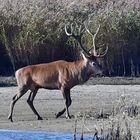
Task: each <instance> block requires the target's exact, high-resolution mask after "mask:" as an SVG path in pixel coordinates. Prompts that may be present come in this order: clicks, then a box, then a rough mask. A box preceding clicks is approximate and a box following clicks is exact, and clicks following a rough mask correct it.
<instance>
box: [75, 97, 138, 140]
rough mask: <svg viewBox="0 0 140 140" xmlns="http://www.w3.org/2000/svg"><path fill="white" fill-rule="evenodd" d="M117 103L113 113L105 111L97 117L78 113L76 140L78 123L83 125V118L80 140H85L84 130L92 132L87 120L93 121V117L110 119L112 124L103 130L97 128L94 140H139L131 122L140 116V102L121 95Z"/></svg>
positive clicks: (76, 118) (89, 113) (87, 113)
mask: <svg viewBox="0 0 140 140" xmlns="http://www.w3.org/2000/svg"><path fill="white" fill-rule="evenodd" d="M116 102H117V103H116V105H114V107H113V110H112V111H111V112H112V113H105V112H104V111H103V109H101V111H100V112H99V113H98V114H96V115H93V114H92V113H91V112H86V113H80V112H79V113H77V114H76V115H75V116H76V117H75V131H74V140H76V129H77V123H78V121H80V123H81V119H82V118H83V121H82V122H83V123H82V126H81V127H82V132H81V139H80V140H83V139H84V137H83V135H84V131H83V129H84V128H85V129H87V130H88V131H90V132H91V131H92V130H90V129H89V128H88V126H86V125H85V120H86V118H89V117H91V118H92V119H93V117H94V119H108V120H109V122H110V123H109V125H108V126H103V128H97V127H95V130H94V135H93V139H92V140H138V138H137V137H135V136H134V135H133V132H132V130H131V122H132V121H134V120H135V119H136V118H137V117H138V116H139V114H140V112H139V108H140V106H139V104H138V102H137V101H136V100H134V99H133V100H132V99H130V98H129V97H127V96H124V95H121V97H120V99H119V100H118V101H116Z"/></svg>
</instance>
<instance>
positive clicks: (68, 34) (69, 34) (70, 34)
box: [65, 24, 73, 36]
mask: <svg viewBox="0 0 140 140" xmlns="http://www.w3.org/2000/svg"><path fill="white" fill-rule="evenodd" d="M72 26H73V25H72V24H71V33H68V31H67V25H66V24H65V33H66V35H67V36H72V32H73V27H72Z"/></svg>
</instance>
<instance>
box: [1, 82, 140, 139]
mask: <svg viewBox="0 0 140 140" xmlns="http://www.w3.org/2000/svg"><path fill="white" fill-rule="evenodd" d="M16 90H17V87H0V129H16V130H45V131H59V132H72V133H73V132H74V122H75V117H74V116H77V118H78V124H77V131H78V132H79V133H81V131H82V124H83V117H82V116H83V114H85V116H86V117H85V125H84V132H85V133H86V134H93V133H94V132H95V127H96V128H97V129H98V130H100V128H104V129H105V130H106V131H107V130H108V128H109V126H110V125H111V123H112V120H113V121H114V120H115V121H117V120H122V121H120V123H123V117H122V116H123V115H122V114H123V113H124V112H123V113H122V114H119V115H116V116H117V117H116V116H112V115H111V114H112V111H113V110H114V108H115V107H116V106H117V105H118V102H119V100H120V97H122V96H123V97H125V98H126V99H127V101H130V102H135V103H136V104H137V106H138V107H139V106H140V86H139V85H92V84H86V85H80V86H76V87H74V88H73V89H72V90H71V97H72V105H71V107H70V114H71V115H72V118H71V119H70V120H67V119H65V114H64V115H62V116H61V117H60V118H58V119H56V118H55V113H57V112H58V111H60V110H61V109H63V107H64V102H63V98H62V95H61V93H60V91H58V90H45V89H40V90H39V91H38V94H37V96H36V98H35V101H34V105H35V107H36V109H37V110H38V112H39V114H40V115H41V116H42V117H43V120H37V119H36V117H35V115H34V114H33V112H32V111H31V109H30V108H29V106H28V104H27V102H26V100H27V98H28V95H29V92H28V93H26V94H25V95H24V96H23V97H22V98H21V99H20V100H19V101H18V102H17V103H16V105H15V108H14V114H13V121H14V122H13V123H11V122H10V121H9V120H8V119H7V117H8V113H9V106H10V102H11V99H12V97H13V96H14V95H15V93H16ZM101 111H102V112H104V114H106V115H107V117H104V118H102V117H101V118H100V117H98V114H100V112H101ZM125 118H126V119H127V121H128V123H129V125H130V128H131V131H132V133H133V135H135V136H137V137H138V139H140V115H138V116H136V117H125Z"/></svg>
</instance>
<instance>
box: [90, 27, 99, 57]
mask: <svg viewBox="0 0 140 140" xmlns="http://www.w3.org/2000/svg"><path fill="white" fill-rule="evenodd" d="M99 29H100V25H99V26H98V28H97V30H96V32H95V34H94V35H93V34H92V33H91V34H92V36H93V54H94V56H97V52H96V46H95V38H96V35H97V34H98V32H99Z"/></svg>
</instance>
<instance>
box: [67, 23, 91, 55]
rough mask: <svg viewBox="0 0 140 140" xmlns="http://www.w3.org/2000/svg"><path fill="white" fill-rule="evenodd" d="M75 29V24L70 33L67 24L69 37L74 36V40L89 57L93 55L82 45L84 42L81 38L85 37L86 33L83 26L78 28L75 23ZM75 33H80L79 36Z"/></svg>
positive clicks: (71, 26)
mask: <svg viewBox="0 0 140 140" xmlns="http://www.w3.org/2000/svg"><path fill="white" fill-rule="evenodd" d="M75 25H76V26H75V28H74V24H73V23H72V24H71V25H70V33H69V32H68V29H67V25H66V24H65V33H66V34H67V35H68V36H72V37H73V38H75V40H77V41H78V43H79V45H80V47H81V48H82V50H83V51H84V52H85V53H86V54H87V55H88V56H90V55H91V54H90V53H89V51H87V50H86V48H85V47H84V46H83V45H82V41H81V38H82V36H83V33H84V31H85V30H84V29H82V26H81V25H80V26H78V24H77V23H75ZM74 31H78V33H77V34H75V33H74Z"/></svg>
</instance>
